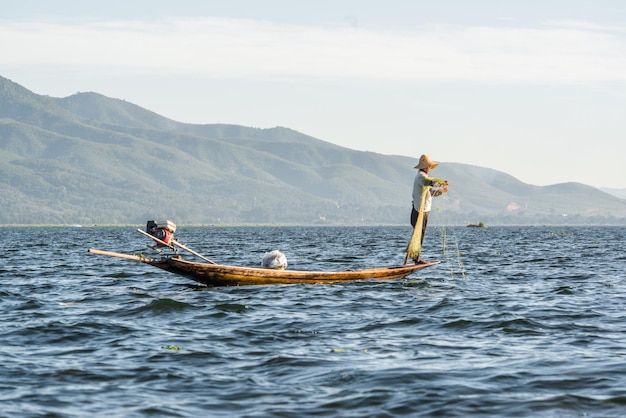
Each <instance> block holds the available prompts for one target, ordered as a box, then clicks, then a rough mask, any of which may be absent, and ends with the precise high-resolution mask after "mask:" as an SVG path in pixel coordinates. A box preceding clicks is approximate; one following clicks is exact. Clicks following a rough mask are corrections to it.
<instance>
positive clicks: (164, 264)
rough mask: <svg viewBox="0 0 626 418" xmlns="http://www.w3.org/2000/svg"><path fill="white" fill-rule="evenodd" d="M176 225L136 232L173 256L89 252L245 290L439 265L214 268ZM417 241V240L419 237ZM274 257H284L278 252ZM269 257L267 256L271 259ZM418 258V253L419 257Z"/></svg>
mask: <svg viewBox="0 0 626 418" xmlns="http://www.w3.org/2000/svg"><path fill="white" fill-rule="evenodd" d="M175 231H176V225H175V224H174V223H173V222H171V221H165V222H155V221H148V222H147V225H146V231H142V230H141V229H138V230H137V232H139V233H141V234H143V235H145V236H146V237H148V238H150V239H151V240H153V241H154V243H155V245H156V246H157V247H161V248H169V249H170V250H172V251H173V252H174V254H173V255H169V256H164V255H163V252H162V251H160V253H161V256H160V257H159V258H150V257H145V256H139V255H132V254H122V253H116V252H111V251H103V250H96V249H93V248H92V249H89V252H90V253H93V254H101V255H108V256H112V257H118V258H125V259H130V260H136V261H141V262H142V263H146V264H149V265H151V266H154V267H157V268H160V269H162V270H166V271H169V272H171V273H175V274H179V275H181V276H184V277H187V278H189V279H192V280H195V281H196V282H199V283H203V284H206V285H209V286H244V285H265V284H325V283H326V284H330V283H344V282H350V281H355V280H367V279H377V280H390V279H400V278H403V277H406V276H408V275H410V274H411V273H413V272H415V271H417V270H421V269H423V268H425V267H429V266H432V265H435V264H439V262H438V261H436V262H430V263H421V264H407V259H408V252H407V259H405V262H404V265H402V266H398V267H377V268H369V269H363V270H348V271H305V270H285V269H272V268H254V267H236V266H228V265H223V264H217V263H215V262H213V261H212V260H209V259H208V258H206V257H205V256H203V255H201V254H198V253H197V252H195V251H194V250H192V249H191V248H189V247H187V246H185V245H183V244H181V243H179V242H178V241H176V240H175V239H174V232H175ZM418 239H419V237H418ZM179 248H181V249H183V250H185V251H186V252H188V253H190V254H192V255H194V256H195V257H198V258H200V259H202V260H203V262H196V261H189V260H185V259H183V258H182V256H180V255H178V249H179ZM274 252H276V253H277V255H280V256H282V257H284V255H283V254H282V253H280V251H272V252H271V253H274ZM271 253H267V254H266V256H267V255H270V254H271ZM418 255H419V253H418ZM286 266H287V262H286V259H285V260H283V261H282V264H281V267H282V268H284V267H286Z"/></svg>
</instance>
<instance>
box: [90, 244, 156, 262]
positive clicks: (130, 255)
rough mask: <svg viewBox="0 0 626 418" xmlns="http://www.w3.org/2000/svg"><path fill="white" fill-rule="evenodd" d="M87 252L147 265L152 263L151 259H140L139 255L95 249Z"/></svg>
mask: <svg viewBox="0 0 626 418" xmlns="http://www.w3.org/2000/svg"><path fill="white" fill-rule="evenodd" d="M87 252H90V253H92V254H98V255H108V256H109V257H117V258H126V259H128V260H136V261H143V262H146V263H147V262H150V261H152V259H150V258H146V257H140V256H138V255H132V254H122V253H116V252H113V251H104V250H96V249H95V248H90V249H88V250H87Z"/></svg>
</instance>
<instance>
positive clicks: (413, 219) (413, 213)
mask: <svg viewBox="0 0 626 418" xmlns="http://www.w3.org/2000/svg"><path fill="white" fill-rule="evenodd" d="M429 213H430V212H424V219H423V222H422V240H421V241H420V246H422V244H423V243H424V235H426V225H427V224H428V214H429ZM418 216H419V213H417V211H416V210H415V208H412V210H411V226H413V228H415V224H416V223H417V217H418Z"/></svg>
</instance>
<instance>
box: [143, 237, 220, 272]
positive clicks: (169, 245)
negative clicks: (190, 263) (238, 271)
mask: <svg viewBox="0 0 626 418" xmlns="http://www.w3.org/2000/svg"><path fill="white" fill-rule="evenodd" d="M137 231H139V232H141V233H142V234H144V235H145V236H148V237H150V238H152V239H153V240H155V241H156V242H158V243H159V244H161V245H165V246H166V247H169V248H171V249H175V248H174V245H176V246H178V247H180V248H182V249H183V250H185V251H187V252H189V253H191V254H193V255H195V256H196V257H198V258H201V259H203V260H204V261H206V262H207V263H210V264H217V263H215V262H214V261H211V260H209V259H208V258H206V257H205V256H203V255H200V254H198V253H197V252H195V251H194V250H192V249H191V248H189V247H187V246H185V245H183V244H181V243H180V242H178V241H176V240H172V243H173V244H174V245H172V244H168V243H167V242H165V241H161V240H160V239H158V238H157V237H155V236H154V235H150V234H148V233H147V232H146V231H142V230H141V229H137Z"/></svg>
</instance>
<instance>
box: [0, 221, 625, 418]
mask: <svg viewBox="0 0 626 418" xmlns="http://www.w3.org/2000/svg"><path fill="white" fill-rule="evenodd" d="M410 232H411V231H410V230H409V229H408V228H407V227H373V228H369V227H354V228H342V227H332V228H330V227H329V228H312V227H275V228H274V227H271V228H262V227H256V228H246V227H223V228H222V227H206V228H204V227H202V228H200V227H194V228H186V227H179V230H178V231H177V233H176V238H177V239H178V240H179V241H181V242H183V243H185V244H187V245H188V246H189V247H191V248H192V249H194V250H196V251H197V252H199V253H201V254H203V255H205V256H206V257H208V258H210V259H212V260H213V261H216V262H220V263H229V264H236V265H248V266H258V265H259V264H260V260H261V257H262V255H263V253H264V252H266V251H269V250H272V249H274V248H278V249H280V250H282V251H283V252H284V253H285V254H286V255H287V258H288V261H289V268H290V269H310V270H320V269H321V270H341V269H354V268H367V267H375V266H391V265H399V264H402V262H403V260H404V255H403V250H404V248H405V246H406V243H407V240H408V238H409V236H410ZM0 234H1V235H0V342H1V343H0V360H1V364H0V416H2V417H87V416H89V417H93V416H106V417H199V416H211V417H313V416H318V417H319V416H336V417H398V416H411V417H420V416H421V417H432V416H442V417H469V416H477V417H485V416H502V417H511V416H515V417H538V416H540V417H619V416H626V309H625V307H626V273H625V267H626V255H625V254H626V252H625V249H624V248H625V243H626V228H623V227H589V228H587V227H549V226H544V227H488V228H484V229H483V228H466V227H449V228H442V227H437V228H434V227H431V228H429V230H428V233H427V236H426V240H425V243H424V246H425V252H424V258H426V259H428V260H441V261H442V263H441V264H440V265H437V266H433V267H429V268H426V269H424V270H421V271H419V272H417V273H415V274H413V275H412V276H409V277H408V278H405V279H399V280H391V281H365V282H353V283H349V284H342V285H274V286H262V287H254V286H244V287H229V288H208V287H203V286H201V285H197V284H196V283H194V282H192V281H190V280H188V279H185V278H183V277H180V276H176V275H173V274H171V273H167V272H165V271H161V270H158V269H156V268H153V267H151V266H149V265H145V264H141V263H137V262H135V261H132V260H123V259H118V258H111V257H105V256H100V255H93V254H89V253H87V249H88V248H98V249H103V250H109V251H118V252H126V253H130V254H134V253H140V252H147V251H149V249H147V248H146V244H148V242H147V241H148V240H147V239H146V238H145V237H143V236H141V235H140V234H139V233H137V232H136V228H135V227H124V228H122V227H116V228H105V227H98V228H95V227H94V228H0Z"/></svg>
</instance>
